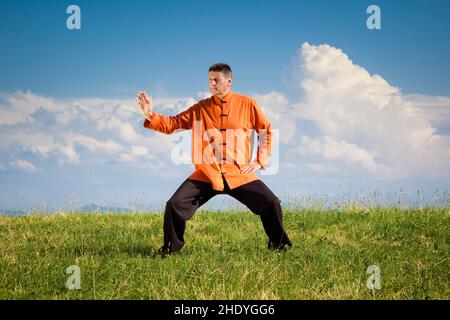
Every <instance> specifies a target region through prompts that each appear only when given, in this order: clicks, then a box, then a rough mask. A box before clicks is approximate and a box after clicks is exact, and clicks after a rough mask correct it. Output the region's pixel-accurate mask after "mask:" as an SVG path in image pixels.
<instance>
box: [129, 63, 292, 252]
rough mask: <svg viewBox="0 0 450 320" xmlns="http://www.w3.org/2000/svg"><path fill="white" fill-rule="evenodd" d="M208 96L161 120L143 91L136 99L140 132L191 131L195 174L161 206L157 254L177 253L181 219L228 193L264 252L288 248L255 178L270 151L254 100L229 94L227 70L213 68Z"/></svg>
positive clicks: (278, 213) (276, 213)
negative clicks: (262, 237)
mask: <svg viewBox="0 0 450 320" xmlns="http://www.w3.org/2000/svg"><path fill="white" fill-rule="evenodd" d="M208 77H209V89H210V92H211V97H210V98H208V99H204V100H201V101H199V102H198V103H196V104H195V105H193V106H191V107H190V108H188V109H187V110H186V111H183V112H181V113H180V114H178V115H177V116H163V115H160V114H158V113H156V112H153V110H152V99H151V97H149V96H148V95H147V93H146V92H144V91H141V92H139V94H138V95H137V98H136V102H137V103H138V107H139V111H140V112H141V113H142V114H143V116H144V117H145V121H144V127H146V128H148V129H153V130H156V131H159V132H162V133H165V134H170V133H172V132H174V131H176V130H182V129H184V130H192V153H193V154H192V160H193V163H194V166H195V172H194V173H193V174H192V175H191V176H190V177H189V178H188V179H186V180H185V181H184V182H183V183H182V184H181V186H180V187H179V188H178V190H177V191H176V192H175V193H174V194H173V196H172V197H171V198H170V200H169V201H167V203H166V208H165V214H164V245H163V246H162V247H161V249H160V252H161V253H162V254H170V253H174V252H177V251H179V250H181V248H182V247H183V245H184V238H183V235H184V231H185V227H186V220H188V219H190V218H191V217H192V216H193V215H194V213H195V211H196V210H197V209H198V208H199V207H200V206H201V205H203V204H204V203H206V202H207V201H208V200H209V199H211V198H212V197H214V196H215V195H218V194H228V195H230V196H232V197H234V198H236V199H237V200H238V201H240V202H241V203H243V204H245V205H246V206H247V207H248V208H249V209H250V210H251V211H252V212H253V213H255V214H257V215H259V216H260V218H261V221H262V224H263V227H264V230H265V232H266V234H267V236H268V238H269V242H268V248H269V249H275V250H285V249H289V248H290V247H291V246H292V243H291V241H290V240H289V238H288V236H287V234H286V232H285V230H284V227H283V221H282V209H281V205H280V200H279V199H278V198H277V197H276V196H275V195H274V194H273V193H272V191H271V190H270V189H269V188H268V187H267V186H266V185H265V184H264V183H263V182H262V181H261V180H260V179H259V178H258V176H256V174H255V171H256V170H258V169H265V168H266V167H267V165H268V161H269V156H270V150H271V128H270V122H269V121H268V120H267V118H266V117H265V116H264V114H263V113H262V111H261V109H260V108H259V106H258V105H257V104H256V102H255V100H253V99H251V98H249V97H245V96H242V95H239V94H237V93H234V92H232V91H231V84H232V72H231V68H230V66H228V65H227V64H224V63H217V64H214V65H212V66H211V67H210V68H209V72H208ZM253 130H255V131H256V132H257V133H258V139H259V146H258V152H257V157H256V160H255V161H253V162H252V163H249V162H250V158H251V143H250V140H251V139H250V136H251V133H252V132H253Z"/></svg>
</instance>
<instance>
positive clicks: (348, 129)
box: [291, 43, 450, 179]
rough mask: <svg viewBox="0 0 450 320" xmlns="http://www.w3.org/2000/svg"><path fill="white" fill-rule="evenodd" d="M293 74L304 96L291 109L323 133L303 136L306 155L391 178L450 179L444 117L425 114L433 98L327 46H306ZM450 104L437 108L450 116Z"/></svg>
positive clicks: (439, 103) (302, 149) (439, 101)
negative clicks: (439, 128) (440, 125)
mask: <svg viewBox="0 0 450 320" xmlns="http://www.w3.org/2000/svg"><path fill="white" fill-rule="evenodd" d="M293 70H294V72H295V73H296V75H295V76H296V78H297V79H298V88H299V90H300V91H301V93H302V94H301V96H302V99H301V100H300V101H298V102H297V103H293V104H292V105H291V108H292V110H293V114H294V115H295V117H296V118H299V119H303V120H308V121H311V122H312V123H313V124H314V125H315V126H316V127H317V128H318V129H319V132H320V134H319V135H318V136H316V137H309V136H303V137H302V139H301V140H300V143H299V145H297V146H296V147H295V149H296V150H297V151H298V152H299V153H301V154H314V155H321V156H322V157H323V158H324V159H328V160H339V161H343V162H353V163H356V164H359V165H360V166H361V167H362V168H364V169H365V170H367V171H368V172H369V173H371V174H373V175H375V176H380V177H384V178H394V179H396V178H406V177H411V176H415V175H419V176H422V177H438V176H441V175H442V174H449V164H448V158H449V156H450V151H449V150H450V144H449V141H448V139H447V137H445V136H442V135H439V134H437V133H436V128H435V127H433V125H432V122H433V121H434V122H436V121H438V119H436V118H439V119H441V118H440V117H439V116H436V115H434V116H430V115H428V116H424V115H423V114H422V115H421V112H424V111H423V108H424V106H425V105H427V106H430V105H433V104H432V103H430V101H433V100H434V99H433V98H431V97H426V96H422V97H421V99H417V98H418V96H414V95H410V96H405V95H403V94H402V93H401V91H400V89H399V88H396V87H394V86H392V85H391V84H389V83H388V82H387V81H386V80H384V79H383V78H382V77H381V76H380V75H371V74H370V73H369V72H368V71H367V70H366V69H364V68H363V67H361V66H358V65H356V64H354V63H353V62H352V61H351V60H350V58H349V57H348V56H347V55H346V54H345V53H344V52H343V51H342V50H340V49H338V48H334V47H331V46H329V45H326V44H325V45H318V46H314V45H309V44H308V43H304V44H303V45H302V46H301V48H300V49H299V51H298V53H297V57H296V59H295V63H294V68H293ZM448 101H449V100H448V98H440V99H435V104H434V108H440V113H441V114H448V112H449V111H448V107H445V105H447V103H448ZM429 111H430V109H429ZM433 119H434V120H433Z"/></svg>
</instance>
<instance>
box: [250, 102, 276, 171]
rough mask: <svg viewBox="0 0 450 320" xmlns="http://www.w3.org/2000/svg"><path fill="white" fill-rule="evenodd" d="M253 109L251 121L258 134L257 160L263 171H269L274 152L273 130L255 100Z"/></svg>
mask: <svg viewBox="0 0 450 320" xmlns="http://www.w3.org/2000/svg"><path fill="white" fill-rule="evenodd" d="M252 107H253V112H252V113H251V121H252V124H253V129H255V130H256V133H257V134H258V150H257V153H256V160H257V161H258V163H259V164H260V165H261V167H262V169H267V167H268V166H269V159H270V154H271V152H272V128H271V125H270V122H269V120H268V119H267V118H266V116H265V115H264V113H263V112H262V110H261V108H260V107H259V106H258V104H257V103H256V101H255V100H253V99H252Z"/></svg>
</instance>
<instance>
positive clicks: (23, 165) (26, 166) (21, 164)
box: [9, 160, 42, 172]
mask: <svg viewBox="0 0 450 320" xmlns="http://www.w3.org/2000/svg"><path fill="white" fill-rule="evenodd" d="M9 164H10V165H11V166H13V167H16V168H18V169H21V170H23V171H27V172H40V171H42V170H41V169H39V168H37V167H36V166H35V165H34V164H32V163H31V162H28V161H26V160H14V161H11V162H10V163H9Z"/></svg>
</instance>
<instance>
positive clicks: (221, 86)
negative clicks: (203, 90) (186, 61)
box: [208, 71, 232, 97]
mask: <svg viewBox="0 0 450 320" xmlns="http://www.w3.org/2000/svg"><path fill="white" fill-rule="evenodd" d="M208 78H209V91H210V92H211V95H213V96H221V97H223V96H225V95H226V94H227V93H228V92H229V91H230V88H231V82H232V80H231V78H227V77H225V76H224V74H223V73H222V72H220V71H210V72H209V73H208Z"/></svg>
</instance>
